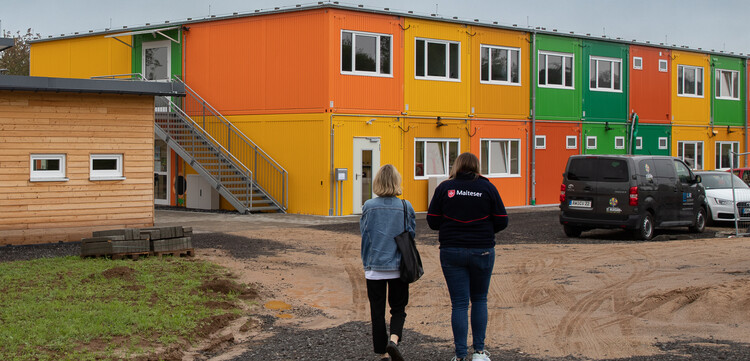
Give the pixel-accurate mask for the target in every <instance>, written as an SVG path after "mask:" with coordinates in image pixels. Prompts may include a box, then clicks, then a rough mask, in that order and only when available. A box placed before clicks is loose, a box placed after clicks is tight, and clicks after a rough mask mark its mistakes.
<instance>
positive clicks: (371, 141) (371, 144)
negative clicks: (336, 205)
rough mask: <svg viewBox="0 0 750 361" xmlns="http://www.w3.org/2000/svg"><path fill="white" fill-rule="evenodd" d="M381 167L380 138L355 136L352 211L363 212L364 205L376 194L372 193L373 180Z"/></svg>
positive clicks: (355, 212)
mask: <svg viewBox="0 0 750 361" xmlns="http://www.w3.org/2000/svg"><path fill="white" fill-rule="evenodd" d="M378 169H380V138H377V137H368V138H354V158H353V161H352V173H353V174H352V181H353V182H352V188H353V196H352V198H353V200H354V204H353V209H352V213H354V214H360V213H362V205H363V204H365V201H367V200H368V199H371V198H372V197H374V196H375V195H374V194H373V193H372V180H373V178H374V177H375V172H377V171H378Z"/></svg>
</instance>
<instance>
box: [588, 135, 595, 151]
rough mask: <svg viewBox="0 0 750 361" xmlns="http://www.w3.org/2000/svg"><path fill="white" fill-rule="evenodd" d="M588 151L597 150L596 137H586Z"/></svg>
mask: <svg viewBox="0 0 750 361" xmlns="http://www.w3.org/2000/svg"><path fill="white" fill-rule="evenodd" d="M586 149H596V137H595V136H591V137H586Z"/></svg>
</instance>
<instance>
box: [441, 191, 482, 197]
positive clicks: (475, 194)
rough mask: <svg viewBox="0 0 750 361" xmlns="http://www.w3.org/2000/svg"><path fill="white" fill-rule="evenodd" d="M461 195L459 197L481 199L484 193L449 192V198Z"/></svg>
mask: <svg viewBox="0 0 750 361" xmlns="http://www.w3.org/2000/svg"><path fill="white" fill-rule="evenodd" d="M455 195H459V196H468V197H481V196H482V192H472V191H464V190H460V189H459V190H453V189H451V190H449V191H448V198H453V196H455Z"/></svg>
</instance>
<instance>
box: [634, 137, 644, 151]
mask: <svg viewBox="0 0 750 361" xmlns="http://www.w3.org/2000/svg"><path fill="white" fill-rule="evenodd" d="M635 149H643V137H635Z"/></svg>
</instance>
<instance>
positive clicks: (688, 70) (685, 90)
mask: <svg viewBox="0 0 750 361" xmlns="http://www.w3.org/2000/svg"><path fill="white" fill-rule="evenodd" d="M677 95H680V96H690V97H700V98H703V68H702V67H699V66H688V65H678V66H677Z"/></svg>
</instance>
